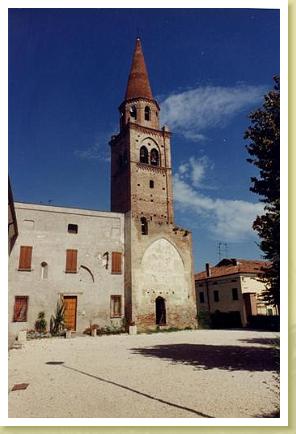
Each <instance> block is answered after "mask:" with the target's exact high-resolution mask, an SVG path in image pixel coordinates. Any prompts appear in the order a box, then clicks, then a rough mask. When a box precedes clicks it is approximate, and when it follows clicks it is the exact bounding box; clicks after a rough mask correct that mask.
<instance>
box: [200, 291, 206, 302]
mask: <svg viewBox="0 0 296 434" xmlns="http://www.w3.org/2000/svg"><path fill="white" fill-rule="evenodd" d="M199 302H200V303H204V302H205V295H204V293H203V292H200V293H199Z"/></svg>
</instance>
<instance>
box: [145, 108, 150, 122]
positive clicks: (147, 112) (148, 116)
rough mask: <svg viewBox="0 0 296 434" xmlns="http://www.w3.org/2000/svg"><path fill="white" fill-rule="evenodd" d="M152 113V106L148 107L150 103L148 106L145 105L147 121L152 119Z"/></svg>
mask: <svg viewBox="0 0 296 434" xmlns="http://www.w3.org/2000/svg"><path fill="white" fill-rule="evenodd" d="M150 114H151V110H150V107H148V105H146V107H145V121H150Z"/></svg>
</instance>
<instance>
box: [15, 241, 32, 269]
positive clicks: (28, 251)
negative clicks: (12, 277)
mask: <svg viewBox="0 0 296 434" xmlns="http://www.w3.org/2000/svg"><path fill="white" fill-rule="evenodd" d="M31 263H32V247H31V246H21V248H20V260H19V268H18V269H19V270H20V271H31Z"/></svg>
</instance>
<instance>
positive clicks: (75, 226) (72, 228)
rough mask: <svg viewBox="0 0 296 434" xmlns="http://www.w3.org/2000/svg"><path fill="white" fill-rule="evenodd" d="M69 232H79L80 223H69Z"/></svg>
mask: <svg viewBox="0 0 296 434" xmlns="http://www.w3.org/2000/svg"><path fill="white" fill-rule="evenodd" d="M68 232H69V234H77V233H78V225H73V224H69V225H68Z"/></svg>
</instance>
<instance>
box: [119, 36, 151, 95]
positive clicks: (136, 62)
mask: <svg viewBox="0 0 296 434" xmlns="http://www.w3.org/2000/svg"><path fill="white" fill-rule="evenodd" d="M141 97H142V98H148V99H153V95H152V91H151V87H150V83H149V78H148V73H147V69H146V65H145V60H144V55H143V51H142V45H141V40H140V38H137V40H136V46H135V51H134V56H133V61H132V66H131V70H130V74H129V77H128V82H127V88H126V92H125V99H126V100H127V99H132V98H141Z"/></svg>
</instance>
